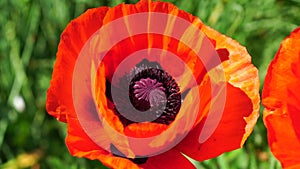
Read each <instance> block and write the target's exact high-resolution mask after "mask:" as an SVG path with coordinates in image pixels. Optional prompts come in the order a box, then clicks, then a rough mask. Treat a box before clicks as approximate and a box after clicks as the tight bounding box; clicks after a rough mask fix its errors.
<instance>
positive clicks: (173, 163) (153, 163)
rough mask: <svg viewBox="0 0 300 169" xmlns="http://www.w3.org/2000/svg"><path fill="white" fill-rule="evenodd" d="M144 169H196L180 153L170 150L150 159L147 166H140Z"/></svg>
mask: <svg viewBox="0 0 300 169" xmlns="http://www.w3.org/2000/svg"><path fill="white" fill-rule="evenodd" d="M140 167H141V168H144V169H166V168H168V169H178V168H184V169H194V168H195V166H194V165H193V164H192V163H191V162H190V161H189V160H188V159H187V158H185V157H184V156H183V155H182V154H181V153H180V152H179V151H177V150H170V151H167V152H165V153H163V154H160V155H157V156H154V157H150V158H149V159H148V160H147V162H146V163H145V164H142V165H140Z"/></svg>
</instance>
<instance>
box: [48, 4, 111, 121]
mask: <svg viewBox="0 0 300 169" xmlns="http://www.w3.org/2000/svg"><path fill="white" fill-rule="evenodd" d="M107 10H108V8H107V7H100V8H97V9H89V10H88V11H86V12H85V13H84V14H82V15H81V16H79V17H78V18H76V19H75V20H73V21H71V22H70V23H69V24H68V26H67V27H66V29H65V30H64V32H63V33H62V35H61V40H60V43H59V46H58V51H57V54H56V62H55V65H54V70H53V74H52V80H51V83H50V87H49V89H48V91H47V101H46V109H47V111H48V113H49V114H50V115H52V116H54V117H55V118H57V119H58V120H60V121H63V122H66V121H67V116H69V115H71V114H72V116H75V115H74V106H73V100H72V78H73V69H74V66H75V63H76V59H77V57H78V55H79V52H80V50H81V48H82V47H83V45H84V44H85V42H86V41H87V40H88V38H89V37H90V36H91V35H92V34H93V33H94V32H95V31H96V30H97V29H99V28H100V27H101V26H102V19H103V17H104V16H105V14H106V11H107Z"/></svg>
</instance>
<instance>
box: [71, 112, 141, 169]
mask: <svg viewBox="0 0 300 169" xmlns="http://www.w3.org/2000/svg"><path fill="white" fill-rule="evenodd" d="M68 123H69V125H68V137H67V138H66V144H67V146H68V149H69V151H70V153H71V154H72V155H74V156H77V157H85V158H88V159H91V160H95V159H97V160H100V161H101V162H102V163H103V164H104V165H106V166H108V167H110V168H115V169H127V168H132V169H138V168H139V167H138V166H137V165H136V164H134V163H133V162H131V161H130V160H128V159H125V158H121V157H115V156H114V155H112V154H110V153H109V152H107V151H106V150H104V149H102V148H101V147H99V146H98V145H97V144H95V143H94V142H93V141H92V140H91V139H90V138H89V137H88V136H87V135H86V133H85V132H84V131H83V129H82V128H81V126H80V123H79V121H78V120H77V119H76V118H71V119H69V120H68ZM104 141H105V140H103V142H104Z"/></svg>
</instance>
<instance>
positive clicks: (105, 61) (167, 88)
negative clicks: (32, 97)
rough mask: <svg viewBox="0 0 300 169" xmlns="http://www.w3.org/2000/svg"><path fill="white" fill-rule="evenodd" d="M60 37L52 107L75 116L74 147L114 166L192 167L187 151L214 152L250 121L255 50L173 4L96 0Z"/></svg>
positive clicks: (254, 103)
mask: <svg viewBox="0 0 300 169" xmlns="http://www.w3.org/2000/svg"><path fill="white" fill-rule="evenodd" d="M61 37H62V39H61V42H60V44H59V48H58V53H57V61H56V63H55V67H54V71H53V77H52V82H51V85H50V88H49V90H48V95H47V111H48V112H49V114H51V115H53V116H54V117H56V118H57V119H58V120H61V121H63V122H67V123H68V136H67V139H66V143H67V146H68V148H69V150H70V153H71V154H72V155H75V156H78V157H86V158H89V159H98V160H100V161H101V162H102V163H104V164H105V165H107V166H109V167H111V168H139V167H141V168H157V167H158V166H159V167H162V168H166V167H170V166H171V167H172V166H173V167H175V166H176V167H179V168H194V167H193V165H192V164H191V163H190V162H189V161H188V160H187V159H186V158H185V157H184V156H183V154H185V155H187V156H190V157H192V158H194V159H196V160H205V159H209V158H212V157H215V156H217V155H219V154H221V153H223V152H225V151H230V150H233V149H236V148H239V147H241V146H242V145H243V143H244V142H245V140H246V138H247V137H248V136H249V134H250V133H251V131H252V129H253V126H254V124H255V122H256V120H257V117H258V105H259V96H258V88H259V87H258V86H259V84H258V75H257V70H256V68H255V67H254V66H253V65H252V64H251V59H250V56H249V54H248V53H247V51H246V50H245V48H243V47H242V46H240V45H239V44H238V43H237V42H236V41H233V40H232V39H230V38H228V37H226V36H224V35H221V34H220V33H218V32H216V31H214V30H212V29H211V28H209V27H207V26H205V25H204V24H203V23H202V22H201V21H200V20H199V19H198V18H196V17H194V16H192V15H190V14H188V13H186V12H184V11H181V10H179V9H178V8H177V7H176V6H174V5H173V4H171V3H165V2H152V1H146V0H142V1H140V2H138V3H137V4H134V5H133V4H120V5H118V6H116V7H112V8H107V7H100V8H95V9H92V10H89V11H87V12H86V13H84V14H83V15H82V16H80V17H79V18H77V19H75V20H74V21H72V22H71V23H70V24H69V25H68V26H67V28H66V30H65V31H64V32H63V34H62V36H61ZM229 96H230V97H233V98H235V99H232V98H230V97H229ZM161 159H163V160H165V164H161V163H159V161H160V160H161ZM170 159H176V160H177V161H178V162H179V164H173V162H172V160H170Z"/></svg>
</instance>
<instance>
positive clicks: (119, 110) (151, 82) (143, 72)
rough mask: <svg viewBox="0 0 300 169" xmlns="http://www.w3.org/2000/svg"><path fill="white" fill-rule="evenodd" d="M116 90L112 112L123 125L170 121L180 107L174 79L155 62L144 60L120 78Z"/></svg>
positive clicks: (177, 88) (179, 95)
mask: <svg viewBox="0 0 300 169" xmlns="http://www.w3.org/2000/svg"><path fill="white" fill-rule="evenodd" d="M128 84H129V91H128ZM126 86H127V87H126ZM126 88H127V89H126ZM118 90H119V91H118V94H119V95H118V96H117V97H114V99H115V100H113V102H114V104H115V108H114V111H115V113H116V115H118V117H119V119H120V121H121V122H122V123H123V125H124V126H127V125H129V124H132V123H139V122H154V123H161V124H170V123H172V122H173V121H174V120H175V118H176V115H177V113H178V112H179V109H180V107H181V93H180V89H179V87H178V85H177V83H176V81H175V80H174V79H173V77H172V76H171V75H169V74H168V73H167V72H165V71H164V70H162V69H161V68H160V66H159V64H157V63H156V62H148V61H147V60H143V61H142V62H141V63H140V64H138V65H137V66H136V67H135V68H134V69H133V70H132V71H131V73H130V74H128V75H127V76H126V77H123V78H122V79H121V80H120V85H119V89H118ZM126 91H127V92H126ZM128 96H129V100H130V101H127V100H128ZM128 102H129V103H128Z"/></svg>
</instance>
